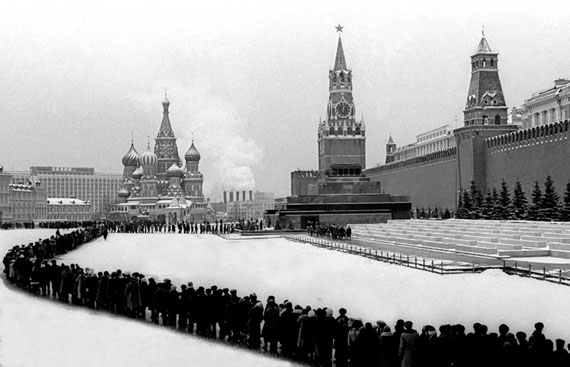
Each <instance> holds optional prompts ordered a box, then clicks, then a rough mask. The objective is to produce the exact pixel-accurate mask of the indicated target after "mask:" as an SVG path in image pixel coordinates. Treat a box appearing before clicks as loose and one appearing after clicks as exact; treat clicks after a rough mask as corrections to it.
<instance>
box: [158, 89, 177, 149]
mask: <svg viewBox="0 0 570 367" xmlns="http://www.w3.org/2000/svg"><path fill="white" fill-rule="evenodd" d="M169 107H170V101H169V100H168V96H167V95H166V92H164V100H163V101H162V109H163V111H162V122H161V124H160V130H159V131H158V137H164V136H166V137H169V138H173V137H174V131H172V126H171V125H170V118H169V117H168V108H169Z"/></svg>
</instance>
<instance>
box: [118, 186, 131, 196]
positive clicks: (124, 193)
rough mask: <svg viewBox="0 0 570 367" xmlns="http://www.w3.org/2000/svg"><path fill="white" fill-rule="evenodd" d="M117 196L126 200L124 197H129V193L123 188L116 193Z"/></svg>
mask: <svg viewBox="0 0 570 367" xmlns="http://www.w3.org/2000/svg"><path fill="white" fill-rule="evenodd" d="M117 195H118V196H119V197H120V198H126V197H129V191H128V190H127V189H125V188H124V187H123V188H122V189H120V190H119V192H118V193H117Z"/></svg>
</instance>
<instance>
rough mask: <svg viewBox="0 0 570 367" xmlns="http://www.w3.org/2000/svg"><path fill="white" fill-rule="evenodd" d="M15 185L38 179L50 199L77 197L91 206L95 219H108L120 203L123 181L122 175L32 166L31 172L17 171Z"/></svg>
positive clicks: (86, 169) (78, 169) (84, 169)
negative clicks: (106, 217)
mask: <svg viewBox="0 0 570 367" xmlns="http://www.w3.org/2000/svg"><path fill="white" fill-rule="evenodd" d="M11 173H12V183H14V184H18V183H24V182H28V181H29V180H30V179H33V180H38V181H40V182H41V183H42V186H43V187H45V188H46V190H47V196H48V197H54V198H70V197H73V198H78V199H81V200H84V201H89V202H90V203H91V206H90V208H91V212H92V216H93V217H105V216H106V215H107V213H109V211H110V210H111V208H112V206H113V205H114V204H115V203H116V202H117V199H118V197H117V192H118V191H119V189H120V188H121V184H122V182H123V179H122V177H123V176H122V175H121V174H120V173H101V172H95V169H94V168H91V167H52V166H32V167H30V171H29V172H28V171H15V172H11Z"/></svg>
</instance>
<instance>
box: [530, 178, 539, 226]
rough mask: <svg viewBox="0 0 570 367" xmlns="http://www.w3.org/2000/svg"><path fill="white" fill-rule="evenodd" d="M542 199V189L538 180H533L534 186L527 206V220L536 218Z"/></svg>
mask: <svg viewBox="0 0 570 367" xmlns="http://www.w3.org/2000/svg"><path fill="white" fill-rule="evenodd" d="M541 201H542V191H540V185H539V184H538V181H535V182H534V187H533V189H532V194H531V204H530V206H529V207H528V215H527V219H528V220H538V211H539V209H540V202H541Z"/></svg>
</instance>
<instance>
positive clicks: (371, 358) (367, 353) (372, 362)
mask: <svg viewBox="0 0 570 367" xmlns="http://www.w3.org/2000/svg"><path fill="white" fill-rule="evenodd" d="M377 342H378V337H377V335H376V331H375V330H374V328H373V327H372V324H371V323H369V322H367V323H366V324H365V325H364V327H361V328H360V332H359V333H358V337H357V343H358V344H359V345H360V349H361V351H362V352H361V354H362V355H361V366H363V367H376V365H377V364H378V362H377V358H376V351H377V346H378V344H377Z"/></svg>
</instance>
